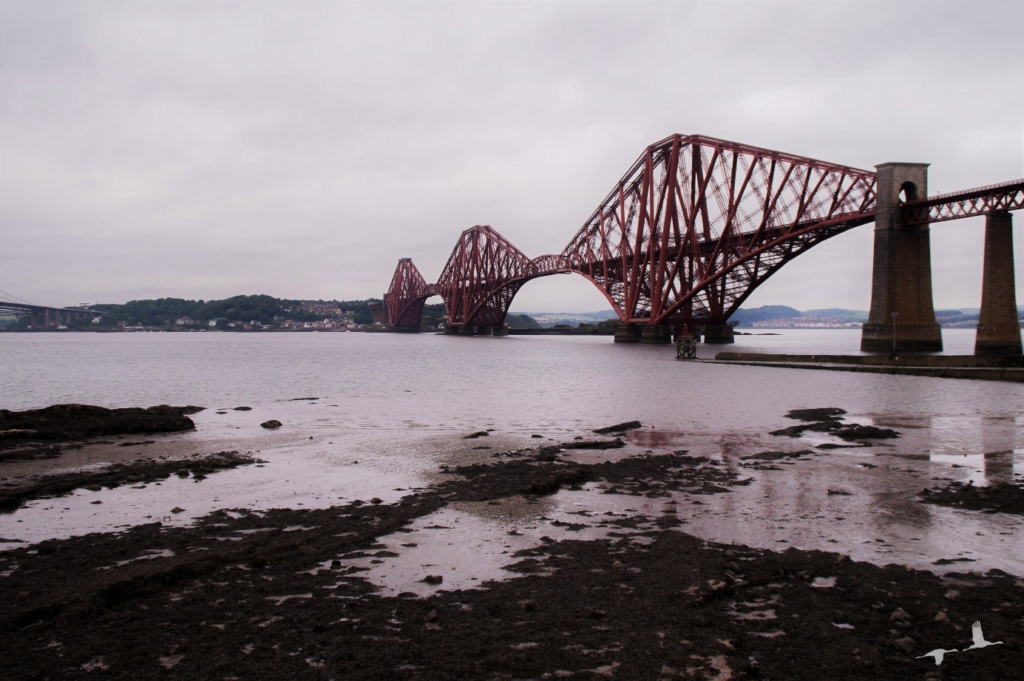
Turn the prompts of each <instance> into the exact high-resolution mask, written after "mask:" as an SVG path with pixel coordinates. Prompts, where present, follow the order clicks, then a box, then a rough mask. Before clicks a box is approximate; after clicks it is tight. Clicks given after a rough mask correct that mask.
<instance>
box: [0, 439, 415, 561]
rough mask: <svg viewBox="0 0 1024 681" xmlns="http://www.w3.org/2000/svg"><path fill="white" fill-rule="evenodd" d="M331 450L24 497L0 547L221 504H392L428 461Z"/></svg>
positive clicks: (7, 518)
mask: <svg viewBox="0 0 1024 681" xmlns="http://www.w3.org/2000/svg"><path fill="white" fill-rule="evenodd" d="M332 449H333V448H331V447H329V446H324V445H322V444H317V443H310V444H308V445H307V444H301V445H298V446H293V447H288V448H282V449H276V450H274V451H273V452H270V453H260V454H257V455H256V456H258V457H263V458H264V459H265V460H266V461H267V463H265V464H249V465H245V466H239V467H238V468H233V469H229V470H223V471H219V472H217V473H215V474H214V475H210V476H209V477H207V478H205V479H203V480H202V481H201V482H197V481H195V480H194V479H193V478H184V479H182V478H178V477H177V476H173V475H172V476H171V477H169V478H166V479H163V480H158V481H156V482H150V483H145V484H141V485H135V486H128V485H123V486H121V487H117V488H114V489H106V488H103V489H100V490H99V491H95V492H93V491H89V490H84V489H79V490H76V491H75V492H73V493H72V494H69V495H67V496H63V497H55V498H51V499H41V500H38V501H32V502H29V503H27V504H25V505H24V506H23V507H22V508H20V509H18V510H17V511H15V512H14V513H11V514H4V515H2V516H0V536H2V537H3V538H4V539H3V540H0V550H3V549H9V548H14V547H17V546H19V545H20V544H18V543H15V541H17V540H20V541H24V542H38V541H42V540H44V539H51V538H57V539H62V538H66V537H72V536H78V535H82V534H87V533H90V532H116V531H118V530H122V529H124V528H127V527H131V526H133V525H138V524H143V523H152V522H161V523H163V524H164V525H165V526H184V525H188V524H190V523H191V522H192V521H193V520H194V519H195V518H199V517H202V516H205V515H207V514H209V513H211V512H213V511H215V510H218V509H225V508H244V509H271V508H328V507H330V506H332V505H339V504H346V503H349V502H351V501H354V500H356V499H362V500H363V501H368V500H369V499H371V498H372V497H378V498H380V499H381V500H383V501H384V502H385V503H392V502H395V501H397V500H398V499H400V498H401V497H402V496H403V495H405V494H407V493H408V492H407V491H406V490H408V489H409V488H410V487H417V486H419V485H423V484H426V483H425V475H424V471H425V470H426V469H427V468H428V467H431V466H432V457H430V456H429V455H424V456H423V458H422V459H420V460H418V461H409V460H407V461H406V464H407V468H406V470H405V471H400V470H398V469H397V467H396V466H395V465H394V460H393V459H391V458H390V457H387V456H384V455H381V454H376V453H372V452H366V451H363V452H361V453H360V454H359V455H358V456H359V458H358V459H356V458H355V456H354V455H353V454H351V453H349V452H348V451H345V450H341V451H338V450H334V451H336V452H337V453H332ZM97 502H98V503H97ZM174 509H183V510H179V511H178V512H174ZM12 540H14V541H12Z"/></svg>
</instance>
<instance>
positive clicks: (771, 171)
mask: <svg viewBox="0 0 1024 681" xmlns="http://www.w3.org/2000/svg"><path fill="white" fill-rule="evenodd" d="M885 165H886V164H883V165H882V166H877V167H878V168H879V169H882V168H884V167H885ZM890 165H891V164H890ZM911 165H922V166H923V165H924V164H911ZM879 172H881V170H880V171H879ZM877 185H878V178H877V177H876V173H875V172H872V171H868V170H861V169H858V168H853V167H850V166H844V165H839V164H835V163H829V162H825V161H820V160H816V159H812V158H808V157H803V156H796V155H793V154H787V153H783V152H778V151H772V150H769V149H762V148H759V147H754V146H750V145H745V144H739V143H736V142H728V141H725V140H720V139H715V138H712V137H707V136H704V135H679V134H677V135H672V136H670V137H666V138H665V139H663V140H661V141H659V142H655V143H654V144H651V145H650V146H648V147H647V148H646V149H645V150H644V152H643V153H642V154H641V155H640V156H639V157H638V158H637V160H636V161H635V162H634V163H633V164H632V165H631V166H630V168H629V169H628V170H627V171H626V173H625V175H623V176H622V178H621V179H620V180H619V181H618V183H616V185H615V186H614V187H613V188H612V190H611V191H610V192H609V193H608V194H607V195H606V197H605V198H604V200H603V201H602V202H601V203H600V204H599V205H598V207H597V209H596V210H595V211H594V212H593V213H592V214H591V215H590V217H589V218H588V219H587V220H586V221H585V223H584V224H583V226H582V227H581V228H580V229H579V231H578V232H577V233H576V234H575V235H574V236H573V238H572V239H571V240H570V241H569V243H568V244H567V245H566V246H565V248H564V249H562V251H561V252H560V253H559V254H556V255H546V256H541V257H539V258H536V259H533V260H531V259H530V258H529V257H527V256H526V255H525V254H524V253H523V252H522V251H520V250H519V249H517V248H516V247H515V246H513V245H512V244H511V243H510V242H509V241H508V240H506V239H505V238H504V237H502V236H501V235H500V234H498V233H497V232H496V231H495V230H494V229H492V228H491V227H489V226H481V225H477V226H475V227H472V228H470V229H468V230H466V231H464V232H463V233H462V235H461V236H460V237H459V241H458V243H457V244H456V246H455V248H454V249H453V250H452V254H451V256H450V257H449V259H448V262H447V263H446V265H445V268H444V271H443V272H442V275H441V278H440V279H439V280H438V283H437V284H436V285H430V284H427V283H426V281H425V280H423V278H422V276H421V275H419V272H418V271H416V272H415V273H414V272H413V270H414V269H415V268H414V266H412V265H411V261H408V259H405V260H403V261H400V262H399V268H398V270H396V274H395V278H394V279H393V280H392V287H391V289H389V291H388V294H387V296H386V299H387V300H388V301H389V302H388V309H389V316H390V319H391V322H392V324H394V325H396V326H402V325H406V326H409V325H418V323H419V314H420V313H421V312H422V306H423V302H424V301H425V300H426V298H427V297H428V296H429V295H435V294H440V295H441V296H442V298H443V299H444V303H445V306H446V309H447V311H448V323H449V325H450V326H456V327H457V326H463V325H492V326H497V325H500V324H503V323H504V320H505V315H506V314H507V312H508V307H509V305H510V303H511V301H512V299H513V298H514V297H515V295H516V294H517V293H518V291H519V289H520V288H521V287H522V286H523V285H524V284H525V283H526V282H527V281H529V280H530V279H534V278H537V277H541V276H548V275H550V274H556V273H561V272H575V273H577V274H580V275H582V276H584V277H585V278H587V279H588V280H589V281H591V282H592V283H593V284H594V285H595V286H596V287H597V288H598V290H600V291H601V292H602V294H603V295H604V296H605V298H606V299H607V300H608V302H609V304H610V305H611V306H612V308H613V309H614V310H615V312H616V313H617V314H618V316H619V318H620V319H621V320H622V321H623V322H625V323H627V324H648V325H661V324H673V325H674V324H683V323H689V322H698V323H710V324H724V323H725V322H726V320H727V319H728V318H729V316H730V315H732V314H733V313H734V312H735V311H736V310H737V309H738V308H739V306H740V305H741V304H742V303H743V302H744V301H745V300H746V299H747V298H748V297H749V296H750V294H751V293H752V292H753V291H754V290H755V289H756V288H757V287H758V286H760V285H761V284H762V283H764V281H766V280H767V279H768V278H770V277H771V276H772V275H773V274H774V273H775V272H777V271H778V270H779V269H780V268H781V267H783V266H784V265H785V264H786V263H788V262H789V261H790V260H792V259H793V258H795V257H797V256H799V255H801V254H803V253H805V252H807V250H809V249H810V248H812V247H814V246H815V245H817V244H819V243H821V242H822V241H825V240H826V239H829V238H831V237H833V236H836V235H838V234H841V233H842V232H845V231H847V230H849V229H852V228H854V227H856V226H858V225H863V224H866V223H868V222H873V221H874V220H875V215H876V211H878V210H879V208H878V204H879V198H878V195H877V193H878V186H877ZM899 189H900V190H902V191H901V193H902V195H903V196H902V200H901V201H900V202H899V204H898V206H897V207H896V208H894V209H893V210H896V211H897V212H898V213H899V217H900V220H899V225H901V226H903V227H909V226H913V225H920V224H928V223H930V222H938V221H942V220H952V219H958V218H961V217H968V216H971V215H988V214H992V213H994V212H998V211H1007V210H1016V209H1019V208H1022V207H1024V180H1014V181H1012V182H1008V183H1003V184H1001V185H992V186H988V187H980V188H978V189H974V190H967V191H964V192H957V193H954V194H949V195H943V196H941V197H933V198H931V199H927V198H923V197H924V196H925V195H926V187H925V186H924V185H921V186H920V187H918V186H915V185H909V186H903V187H900V188H899ZM886 191H889V188H887V189H886ZM887 197H888V194H886V201H888V198H887ZM876 236H877V235H876ZM876 259H877V249H876ZM407 261H408V265H405V264H403V263H406V262H407ZM410 268H411V269H410ZM431 286H434V287H435V288H430V287H431Z"/></svg>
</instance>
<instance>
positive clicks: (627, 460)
mask: <svg viewBox="0 0 1024 681" xmlns="http://www.w3.org/2000/svg"><path fill="white" fill-rule="evenodd" d="M194 336H198V334H194ZM207 336H209V334H207ZM349 336H353V335H350V334H341V337H338V336H337V335H334V336H329V337H327V338H316V337H312V336H308V335H307V336H303V337H302V338H278V337H266V338H263V337H256V336H252V337H248V336H247V337H232V336H215V337H212V338H206V337H204V338H201V339H200V338H194V339H193V338H191V337H188V338H183V337H181V335H176V336H174V337H173V338H171V337H168V338H152V337H147V338H133V337H128V336H127V335H126V336H125V337H118V338H106V337H104V338H96V339H91V338H89V337H88V336H81V337H76V338H73V339H69V338H66V337H61V338H59V339H54V341H53V342H52V343H50V342H49V341H46V339H45V337H44V336H42V335H40V336H39V337H38V338H36V337H34V339H33V343H32V345H28V344H25V345H24V347H20V346H19V348H12V347H11V346H10V344H9V343H8V345H7V346H5V351H7V350H17V352H16V353H14V354H16V355H17V356H18V362H14V361H11V362H10V363H7V364H5V365H4V372H0V384H2V385H0V387H6V388H7V390H6V391H4V392H3V393H2V394H4V395H5V396H6V397H7V400H8V401H7V403H6V404H5V405H4V406H7V407H10V408H21V409H27V408H37V407H39V406H40V405H45V404H52V403H54V402H57V401H81V402H91V403H93V404H104V405H110V406H130V405H133V404H158V403H161V402H170V403H176V404H203V405H206V406H207V407H208V409H206V410H205V411H203V412H200V413H197V414H194V415H191V418H192V419H193V420H194V423H195V426H196V428H195V430H186V431H180V432H176V433H170V434H159V433H158V434H138V435H120V436H119V435H109V434H101V435H99V437H100V438H101V439H100V440H99V441H96V440H90V441H88V442H84V443H82V442H79V443H72V444H70V445H68V444H56V445H54V443H47V442H43V443H41V445H40V449H42V450H45V449H46V448H47V447H50V446H58V447H60V448H61V451H60V452H59V455H58V456H56V457H48V456H46V455H44V456H40V457H38V458H36V457H35V456H33V457H31V458H24V459H13V460H8V461H5V462H3V463H0V478H6V479H5V480H2V481H0V482H2V483H3V484H20V483H21V482H25V481H28V480H29V479H30V478H33V477H47V476H51V475H52V476H54V477H55V478H56V479H60V478H61V477H64V478H65V479H66V480H68V481H71V483H72V484H73V486H74V489H72V490H70V491H69V492H68V493H66V494H63V495H61V496H52V497H50V498H35V499H29V500H26V501H24V503H22V504H21V505H20V507H19V508H18V509H17V510H15V511H13V512H10V513H4V514H0V608H2V609H0V612H2V613H3V615H2V617H0V659H3V660H4V661H5V663H6V662H7V661H8V660H15V662H14V663H13V665H12V666H10V667H9V669H8V668H5V674H6V675H9V676H12V677H13V678H77V677H86V678H88V677H100V676H103V677H107V676H112V677H116V678H129V677H131V678H148V677H167V678H291V677H296V678H339V679H340V678H404V677H408V678H723V679H724V678H734V679H735V678H777V679H778V678H787V679H788V678H892V677H895V676H897V675H899V676H901V677H906V676H910V677H914V678H924V677H925V675H927V674H929V673H931V674H933V675H935V674H939V677H938V678H1013V673H1014V672H1015V671H1016V668H1015V667H1013V666H1012V665H1014V664H1016V661H1017V660H1019V659H1020V655H1021V650H1020V648H1019V646H1020V644H1021V640H1020V639H1021V636H1020V631H1021V629H1020V621H1021V618H1022V613H1020V612H1019V609H1018V608H1019V604H1020V603H1021V602H1022V598H1021V595H1022V594H1021V585H1020V582H1021V580H1022V579H1024V554H1022V552H1021V551H1020V546H1022V545H1024V526H1022V525H1021V523H1020V516H1019V515H1015V514H1013V513H1011V512H1008V511H1010V510H1011V507H1010V506H1008V505H1007V504H1005V503H1004V504H1002V505H1001V506H1000V507H999V508H996V507H994V506H993V505H991V504H990V505H988V506H986V507H984V508H979V509H978V510H973V509H974V507H973V506H969V505H968V504H967V503H964V504H958V503H955V502H956V501H958V500H960V499H964V498H966V495H969V494H971V492H970V491H968V492H967V493H965V494H964V495H961V494H960V493H959V491H958V490H960V489H961V488H966V489H968V490H970V489H974V488H977V489H979V490H987V491H986V494H985V495H982V496H988V494H989V492H988V491H991V490H996V489H1002V487H1003V486H1005V485H1014V486H1019V484H1020V482H1021V473H1024V468H1022V467H1021V465H1022V463H1024V420H1022V417H1021V416H1020V414H1019V408H1018V407H1017V406H1016V405H1019V404H1021V400H1022V399H1024V393H1022V392H1021V388H1020V387H1018V386H1010V385H995V384H983V383H981V382H973V381H964V382H960V383H958V384H957V386H956V390H955V391H951V390H949V383H948V382H943V381H940V380H938V379H917V378H906V377H886V376H867V375H859V374H850V375H837V374H829V375H822V374H819V373H817V372H808V371H804V372H786V371H785V370H774V369H772V370H769V369H760V368H750V367H746V368H743V367H721V366H710V365H706V364H702V363H696V364H692V363H684V362H675V361H674V360H673V359H672V353H671V352H668V353H662V352H660V351H661V350H665V348H661V349H659V348H652V347H640V348H631V349H629V350H630V351H629V352H626V351H624V349H623V348H621V347H617V346H613V345H612V344H609V343H600V342H590V341H585V340H584V341H578V340H576V339H572V338H564V339H543V338H542V339H526V340H522V339H517V338H513V339H488V340H481V339H473V340H480V342H461V341H465V340H466V339H458V338H450V337H419V338H407V337H401V338H400V337H397V336H396V337H379V338H374V339H369V338H362V337H349ZM747 340H748V339H745V340H744V342H746V341H747ZM754 340H758V341H759V339H754ZM768 340H769V341H772V342H781V341H782V340H784V339H783V338H781V337H772V338H770V339H768ZM489 341H494V342H489ZM504 341H508V342H504ZM520 341H522V342H520ZM0 342H5V341H4V339H0ZM108 346H109V347H108ZM115 346H116V347H115ZM111 348H113V350H116V352H114V351H113V350H112V349H111ZM668 350H671V349H670V348H669V349H668ZM14 354H12V353H10V352H6V354H5V353H0V361H3V362H6V361H7V358H11V357H13V356H14ZM663 355H664V356H663ZM126 356H129V357H131V358H132V361H133V362H134V363H135V366H136V370H133V372H128V373H126V372H120V373H119V367H120V366H121V365H123V364H124V358H125V357H126ZM454 357H458V362H455V361H453V358H454ZM71 366H93V367H99V368H98V369H97V372H100V371H101V372H102V373H103V375H102V376H97V375H93V376H91V377H90V376H89V375H88V374H82V373H81V372H77V373H76V372H71V371H67V370H66V369H67V368H68V367H71ZM482 366H487V367H491V368H493V370H494V371H495V372H496V373H495V374H494V375H493V376H492V377H491V378H492V379H493V380H488V381H484V382H480V381H478V380H477V379H478V378H479V367H482ZM139 367H143V368H139ZM325 368H329V370H325ZM139 372H142V373H143V374H145V375H146V376H149V377H150V379H151V380H147V381H142V382H140V381H138V380H137V376H138V375H139ZM122 373H123V376H122ZM68 377H71V379H72V380H73V381H76V382H73V383H72V384H70V385H69V384H67V383H66V381H67V380H68ZM97 377H99V378H102V379H104V380H102V381H100V380H96V379H97ZM108 377H109V378H111V379H112V380H110V381H107V380H106V379H107V378H108ZM538 377H543V378H538ZM609 377H614V381H613V382H614V390H613V389H612V383H611V382H610V378H609ZM29 378H31V379H32V380H28V379H29ZM79 378H81V380H78V379H79ZM495 385H500V386H502V389H500V390H495V389H494V386H495ZM19 386H29V388H28V389H22V388H19ZM611 393H614V395H613V394H611ZM48 395H59V398H56V397H55V398H48V397H47V396H48ZM616 395H630V396H632V397H631V398H630V399H627V400H623V399H621V398H619V397H616ZM312 396H320V397H318V398H313V397H312ZM238 405H249V406H250V407H251V408H248V409H239V408H238ZM794 410H812V411H808V412H804V413H802V414H797V413H792V412H793V411H794ZM787 413H789V414H790V417H787V416H786V414H787ZM798 416H803V417H804V418H794V417H798ZM628 419H639V420H640V421H641V424H640V427H630V428H625V429H621V430H620V429H613V430H612V432H609V433H606V434H601V433H596V432H594V431H595V430H603V428H602V427H607V426H609V424H620V425H628V424H623V423H620V422H626V421H627V420H628ZM272 420H276V421H278V422H280V423H281V424H282V425H281V427H280V428H277V429H274V430H268V429H266V428H263V427H261V424H263V423H266V422H268V421H272ZM783 431H787V432H783ZM773 432H778V433H779V434H778V435H772V434H771V433H773ZM467 435H474V436H475V437H472V438H468V439H467V438H466V436H467ZM894 435H895V436H894ZM104 443H105V444H104ZM232 451H236V452H243V453H248V454H249V455H250V456H252V457H254V458H258V459H259V460H260V461H261V462H255V461H254V462H253V463H251V464H246V465H239V466H235V467H229V468H222V469H217V471H216V472H215V474H210V473H209V472H207V473H204V472H203V471H198V472H199V475H198V476H197V475H195V473H196V472H197V471H192V470H191V469H189V475H188V476H187V477H180V476H179V475H178V474H177V473H178V472H179V471H180V470H182V469H186V468H187V467H188V464H187V463H184V462H187V461H188V460H189V459H192V458H194V457H195V458H196V459H197V460H201V459H202V457H207V456H210V455H215V454H217V453H220V452H232ZM147 461H148V462H149V464H147V463H146V462H147ZM163 462H168V463H169V462H177V463H173V464H170V465H171V466H172V467H173V466H181V468H179V469H177V470H173V471H171V475H170V476H169V477H167V478H154V479H152V480H148V478H145V476H144V475H142V474H140V473H134V474H133V475H136V476H138V477H139V478H140V479H139V481H137V482H136V481H129V480H128V478H127V475H128V474H126V473H123V472H121V473H120V475H119V473H118V470H117V469H116V468H114V467H115V466H116V465H118V464H131V465H141V466H146V465H150V464H151V465H162V463H163ZM262 462H265V463H262ZM105 469H109V470H106V473H107V474H113V475H114V476H115V477H118V476H119V477H120V480H121V481H123V484H118V485H116V486H114V487H112V488H111V487H108V486H103V485H96V484H85V478H78V479H77V482H76V481H75V480H76V478H75V476H78V475H81V474H87V475H91V474H93V473H100V472H103V471H104V470H105ZM165 472H166V471H165ZM147 480H148V481H147ZM96 487H99V489H96ZM924 488H928V489H930V490H932V491H933V492H939V491H941V490H948V491H951V492H953V493H955V495H954V497H953V499H954V503H953V504H951V505H944V504H935V503H926V501H927V500H926V499H925V496H926V495H922V490H923V489H924ZM1000 498H1002V497H1000ZM96 502H99V503H96ZM975 621H978V622H980V624H981V626H982V627H983V629H984V637H985V639H987V640H988V641H992V642H997V641H1001V642H1002V643H999V644H997V645H993V646H989V647H985V648H980V649H973V650H971V651H969V652H956V653H947V654H945V657H944V660H943V661H942V664H941V665H936V664H935V660H934V659H933V658H930V657H924V658H921V657H920V656H921V655H924V654H925V653H928V652H929V651H932V650H935V649H939V648H941V649H944V650H951V649H956V650H957V651H962V650H964V649H965V648H967V647H968V646H970V645H971V643H972V636H973V632H972V624H973V623H974V622H975ZM1008 665H1010V666H1008ZM1018 666H1019V665H1018ZM0 676H2V675H0Z"/></svg>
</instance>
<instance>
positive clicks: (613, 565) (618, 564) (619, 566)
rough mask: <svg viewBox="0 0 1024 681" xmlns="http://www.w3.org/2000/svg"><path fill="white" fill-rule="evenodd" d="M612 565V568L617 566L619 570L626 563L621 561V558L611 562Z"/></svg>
mask: <svg viewBox="0 0 1024 681" xmlns="http://www.w3.org/2000/svg"><path fill="white" fill-rule="evenodd" d="M612 567H613V568H618V569H620V570H621V569H622V568H624V567H626V564H625V563H623V562H622V561H621V560H617V561H615V562H614V563H612Z"/></svg>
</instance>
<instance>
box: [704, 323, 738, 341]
mask: <svg viewBox="0 0 1024 681" xmlns="http://www.w3.org/2000/svg"><path fill="white" fill-rule="evenodd" d="M704 342H705V343H711V344H713V345H726V344H728V343H735V342H736V336H735V334H734V333H733V330H732V324H728V323H725V324H705V325H704Z"/></svg>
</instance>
